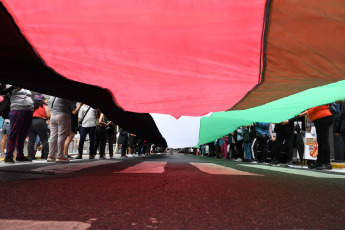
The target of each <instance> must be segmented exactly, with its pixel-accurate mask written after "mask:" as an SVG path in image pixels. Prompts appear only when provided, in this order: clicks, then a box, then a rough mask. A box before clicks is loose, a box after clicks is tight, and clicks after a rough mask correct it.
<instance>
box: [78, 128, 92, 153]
mask: <svg viewBox="0 0 345 230" xmlns="http://www.w3.org/2000/svg"><path fill="white" fill-rule="evenodd" d="M88 129H89V128H85V127H80V139H79V147H78V155H79V156H78V158H79V157H82V155H83V151H84V142H85V139H86V135H87V133H88Z"/></svg>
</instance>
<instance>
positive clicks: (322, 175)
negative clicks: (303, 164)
mask: <svg viewBox="0 0 345 230" xmlns="http://www.w3.org/2000/svg"><path fill="white" fill-rule="evenodd" d="M241 166H244V167H250V168H258V169H265V170H270V171H275V172H283V173H288V174H294V175H300V176H309V177H316V178H329V179H345V175H337V174H328V173H321V172H317V171H315V170H302V169H300V170H299V169H291V168H283V167H272V166H268V165H245V164H243V165H241Z"/></svg>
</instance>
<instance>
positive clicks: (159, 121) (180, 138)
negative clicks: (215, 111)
mask: <svg viewBox="0 0 345 230" xmlns="http://www.w3.org/2000/svg"><path fill="white" fill-rule="evenodd" d="M150 115H151V117H152V118H153V120H154V121H155V123H156V125H157V128H158V129H159V132H160V133H161V134H162V136H163V137H164V139H165V140H166V142H167V143H168V147H169V148H182V147H190V146H196V145H197V144H198V143H199V130H200V120H201V118H202V117H208V116H211V115H212V113H209V114H206V115H205V116H199V117H191V116H182V117H180V118H178V119H176V118H174V117H173V116H171V115H166V114H158V113H150Z"/></svg>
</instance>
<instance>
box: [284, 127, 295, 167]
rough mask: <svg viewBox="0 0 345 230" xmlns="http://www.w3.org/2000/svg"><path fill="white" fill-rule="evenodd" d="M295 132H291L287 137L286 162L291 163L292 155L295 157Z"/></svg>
mask: <svg viewBox="0 0 345 230" xmlns="http://www.w3.org/2000/svg"><path fill="white" fill-rule="evenodd" d="M294 136H295V134H294V133H289V134H288V135H286V137H285V142H286V147H287V160H286V163H287V164H290V163H292V157H293V138H294Z"/></svg>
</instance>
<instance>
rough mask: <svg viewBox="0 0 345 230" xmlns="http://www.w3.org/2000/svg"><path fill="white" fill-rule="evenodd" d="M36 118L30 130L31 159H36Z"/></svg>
mask: <svg viewBox="0 0 345 230" xmlns="http://www.w3.org/2000/svg"><path fill="white" fill-rule="evenodd" d="M36 120H37V119H33V120H32V126H31V129H30V132H29V142H28V156H29V158H30V159H35V155H36V154H35V142H36V136H37V133H36V131H35V130H36Z"/></svg>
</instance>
